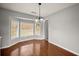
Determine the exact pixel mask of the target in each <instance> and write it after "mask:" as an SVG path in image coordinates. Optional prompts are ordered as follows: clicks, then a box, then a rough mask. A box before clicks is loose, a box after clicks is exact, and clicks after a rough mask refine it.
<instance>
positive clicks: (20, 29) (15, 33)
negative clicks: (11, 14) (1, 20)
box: [11, 19, 41, 39]
mask: <svg viewBox="0 0 79 59" xmlns="http://www.w3.org/2000/svg"><path fill="white" fill-rule="evenodd" d="M33 33H35V35H40V33H41V23H40V22H36V23H35V27H34V22H33V21H31V20H23V19H22V20H19V19H18V20H17V19H16V20H11V39H15V38H21V37H28V36H32V35H34V34H33Z"/></svg>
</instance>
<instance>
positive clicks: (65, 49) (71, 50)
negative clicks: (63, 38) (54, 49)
mask: <svg viewBox="0 0 79 59" xmlns="http://www.w3.org/2000/svg"><path fill="white" fill-rule="evenodd" d="M48 42H49V43H51V44H54V45H56V46H58V47H60V48H63V49H65V50H67V51H69V52H71V53H73V54H76V55H79V53H76V52H74V51H72V50H69V49H67V48H65V47H63V46H61V45H59V44H57V43H54V42H51V41H48Z"/></svg>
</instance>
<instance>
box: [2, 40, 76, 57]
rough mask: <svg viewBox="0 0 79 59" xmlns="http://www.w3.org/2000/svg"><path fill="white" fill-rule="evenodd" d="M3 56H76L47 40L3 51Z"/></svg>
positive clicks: (26, 42) (23, 44)
mask: <svg viewBox="0 0 79 59" xmlns="http://www.w3.org/2000/svg"><path fill="white" fill-rule="evenodd" d="M1 55H2V56H76V55H75V54H73V53H70V52H68V51H66V50H64V49H62V48H59V47H57V46H55V45H54V44H51V43H49V42H48V41H46V40H30V41H24V42H20V43H17V44H15V45H13V46H11V47H9V48H5V49H2V50H1Z"/></svg>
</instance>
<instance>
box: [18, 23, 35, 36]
mask: <svg viewBox="0 0 79 59" xmlns="http://www.w3.org/2000/svg"><path fill="white" fill-rule="evenodd" d="M30 35H33V23H27V22H21V23H20V36H21V37H24V36H30Z"/></svg>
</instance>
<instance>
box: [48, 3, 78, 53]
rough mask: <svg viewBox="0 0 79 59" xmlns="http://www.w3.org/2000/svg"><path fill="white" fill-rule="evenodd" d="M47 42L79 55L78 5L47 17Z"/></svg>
mask: <svg viewBox="0 0 79 59" xmlns="http://www.w3.org/2000/svg"><path fill="white" fill-rule="evenodd" d="M46 19H48V28H49V31H48V32H49V42H51V43H55V44H57V45H59V46H62V47H64V48H66V49H67V50H70V51H73V52H75V53H77V54H79V4H77V5H74V6H71V7H68V8H65V9H64V10H61V11H59V12H57V13H54V14H52V15H50V16H48V17H47V18H46Z"/></svg>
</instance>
